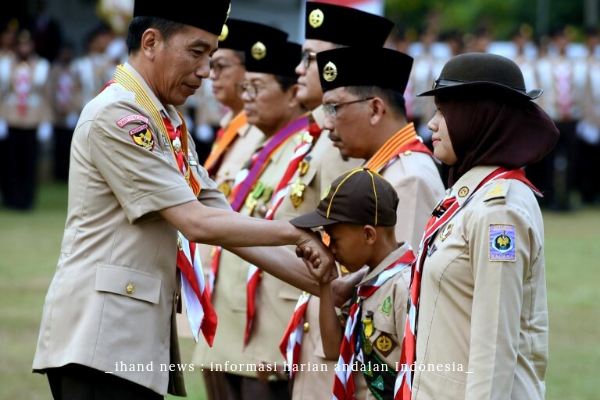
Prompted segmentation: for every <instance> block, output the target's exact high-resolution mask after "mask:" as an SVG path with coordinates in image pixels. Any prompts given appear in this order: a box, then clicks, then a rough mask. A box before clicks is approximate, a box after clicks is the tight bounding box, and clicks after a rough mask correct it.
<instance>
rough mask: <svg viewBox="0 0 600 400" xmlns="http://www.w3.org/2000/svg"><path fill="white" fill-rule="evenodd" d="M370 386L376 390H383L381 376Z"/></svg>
mask: <svg viewBox="0 0 600 400" xmlns="http://www.w3.org/2000/svg"><path fill="white" fill-rule="evenodd" d="M371 386H373V387H374V388H376V389H379V390H383V376H381V375H379V376H378V377H377V379H375V380H374V381H373V383H371Z"/></svg>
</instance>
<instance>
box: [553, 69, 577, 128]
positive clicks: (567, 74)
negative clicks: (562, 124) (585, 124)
mask: <svg viewBox="0 0 600 400" xmlns="http://www.w3.org/2000/svg"><path fill="white" fill-rule="evenodd" d="M554 82H555V85H556V86H555V87H556V104H557V108H558V113H559V115H560V118H561V119H562V120H569V119H571V112H572V107H573V96H572V86H573V65H572V64H571V61H570V60H568V59H567V58H563V57H561V58H560V59H559V61H558V62H557V63H556V65H555V66H554Z"/></svg>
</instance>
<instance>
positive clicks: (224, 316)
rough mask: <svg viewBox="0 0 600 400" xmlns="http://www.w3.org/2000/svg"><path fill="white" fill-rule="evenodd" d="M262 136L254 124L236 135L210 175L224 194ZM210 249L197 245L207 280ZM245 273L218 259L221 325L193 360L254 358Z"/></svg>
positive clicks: (240, 267)
mask: <svg viewBox="0 0 600 400" xmlns="http://www.w3.org/2000/svg"><path fill="white" fill-rule="evenodd" d="M231 117H232V115H231V113H228V114H227V115H226V116H225V117H224V118H223V119H222V121H221V126H223V127H226V126H227V125H228V124H229V122H230V121H231ZM263 140H264V135H263V133H262V132H261V131H260V130H259V129H258V128H256V127H255V126H253V125H244V126H243V127H242V128H241V129H240V131H239V133H238V138H236V139H235V140H234V142H233V143H232V144H230V145H229V147H228V148H227V150H226V151H225V153H224V155H223V159H222V161H221V165H220V167H219V169H218V171H217V173H216V175H215V176H214V178H213V179H214V180H215V183H216V184H217V187H220V188H221V190H222V191H224V192H225V194H227V195H228V194H229V193H227V192H230V191H231V189H232V188H233V181H234V179H235V176H236V175H237V173H238V172H239V171H240V169H241V168H242V166H243V163H244V162H246V160H248V159H249V158H250V157H251V156H252V154H253V153H254V151H256V148H257V146H258V144H259V143H260V142H262V141H263ZM213 249H214V246H207V245H201V246H200V256H201V258H202V268H203V269H204V272H205V274H204V276H205V281H206V282H208V274H209V271H210V266H211V261H212V256H213ZM247 275H248V265H247V264H244V263H241V262H240V263H225V262H221V263H220V264H219V274H218V278H217V280H216V282H215V286H216V288H215V290H214V293H213V297H212V303H213V306H214V308H215V311H216V312H217V315H218V318H219V325H220V329H219V328H217V335H216V337H215V341H214V342H213V346H212V348H210V347H209V346H208V344H207V343H206V342H204V341H200V342H198V344H197V346H196V350H195V352H194V358H193V361H194V363H195V364H203V365H210V363H211V362H213V363H224V362H225V361H229V362H230V363H232V364H248V363H251V364H253V363H254V362H255V361H256V360H254V359H251V358H250V357H248V356H247V355H246V354H244V353H243V351H242V346H243V338H244V329H245V326H246V280H247ZM180 321H182V322H183V323H184V324H188V323H187V320H184V319H183V318H181V319H180ZM188 325H189V324H188ZM180 326H181V325H180ZM225 327H226V328H225ZM188 331H189V329H188ZM238 372H240V371H238ZM241 372H242V373H241V375H245V376H251V377H256V373H254V372H249V371H241Z"/></svg>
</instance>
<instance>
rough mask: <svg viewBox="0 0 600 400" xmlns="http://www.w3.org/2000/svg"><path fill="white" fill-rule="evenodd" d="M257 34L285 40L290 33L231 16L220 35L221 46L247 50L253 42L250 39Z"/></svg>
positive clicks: (221, 47) (222, 47)
mask: <svg viewBox="0 0 600 400" xmlns="http://www.w3.org/2000/svg"><path fill="white" fill-rule="evenodd" d="M255 36H259V37H264V36H269V38H270V39H271V40H280V41H285V40H286V39H287V37H288V34H287V33H286V32H284V31H281V30H279V29H273V28H271V27H270V26H267V25H264V24H260V23H258V22H251V21H243V20H241V19H234V18H230V19H228V20H227V21H225V24H223V30H222V31H221V35H220V36H219V48H220V49H232V50H238V51H246V49H247V48H248V46H249V45H252V44H253V43H250V40H252V37H255Z"/></svg>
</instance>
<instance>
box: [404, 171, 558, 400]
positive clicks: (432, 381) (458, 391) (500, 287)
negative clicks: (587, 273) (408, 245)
mask: <svg viewBox="0 0 600 400" xmlns="http://www.w3.org/2000/svg"><path fill="white" fill-rule="evenodd" d="M495 169H496V167H488V166H485V167H483V166H479V167H475V168H473V169H471V170H470V171H469V172H467V173H466V174H465V175H464V176H462V177H461V178H460V179H459V180H458V182H456V184H455V185H454V186H453V187H452V188H451V190H452V193H455V194H456V195H457V201H458V202H459V204H460V202H461V201H462V202H464V200H465V199H466V198H467V197H468V195H469V194H470V193H471V192H472V191H474V190H475V188H476V187H477V186H478V185H479V184H480V182H481V181H482V180H483V179H484V178H485V177H486V176H488V175H489V174H490V173H491V172H492V171H494V170H495ZM543 243H544V227H543V222H542V215H541V212H540V209H539V206H538V204H537V202H536V199H535V197H534V194H533V193H532V191H531V189H530V188H529V187H528V186H527V185H525V184H524V183H522V182H520V181H518V180H497V181H494V182H493V183H491V184H490V185H489V186H488V187H484V188H482V189H481V190H479V191H478V192H477V193H475V194H474V195H473V198H471V200H469V202H468V203H467V204H465V205H464V207H463V208H462V209H461V210H460V211H459V212H458V213H457V214H456V215H455V216H454V217H453V218H452V219H450V220H449V221H448V222H447V223H446V225H445V226H443V227H441V228H440V230H439V231H438V233H437V237H435V238H434V239H432V241H431V245H430V246H429V249H422V250H421V251H428V256H427V258H426V259H425V263H424V265H423V272H422V278H421V295H420V300H419V315H418V322H417V349H416V354H417V360H416V365H419V364H426V365H430V364H432V365H433V366H434V367H435V368H434V369H435V370H426V371H420V370H416V372H415V375H414V380H413V390H412V399H413V400H414V399H417V400H427V399H439V398H442V397H443V398H444V399H447V400H454V399H456V400H458V399H460V400H462V399H514V400H521V399H528V400H533V399H543V398H544V393H545V382H544V379H545V372H546V366H547V363H548V309H547V303H546V283H545V266H544V265H545V264H544V252H543ZM466 372H469V373H468V374H467V373H466Z"/></svg>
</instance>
